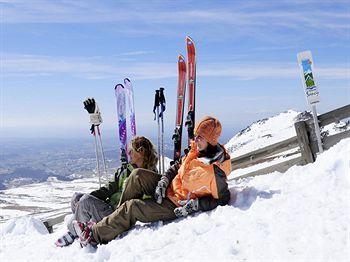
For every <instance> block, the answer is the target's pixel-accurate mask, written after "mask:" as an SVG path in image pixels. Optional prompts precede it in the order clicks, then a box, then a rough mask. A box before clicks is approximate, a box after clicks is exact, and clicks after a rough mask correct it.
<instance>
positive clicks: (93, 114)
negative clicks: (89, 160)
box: [83, 98, 103, 188]
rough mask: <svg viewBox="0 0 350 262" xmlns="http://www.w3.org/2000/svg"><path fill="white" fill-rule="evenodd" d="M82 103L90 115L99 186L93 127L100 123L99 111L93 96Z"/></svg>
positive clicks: (98, 164) (99, 179)
mask: <svg viewBox="0 0 350 262" xmlns="http://www.w3.org/2000/svg"><path fill="white" fill-rule="evenodd" d="M83 104H84V108H85V109H86V111H87V112H88V113H89V116H90V123H91V128H90V131H91V134H92V135H93V136H94V141H95V154H96V164H97V173H98V181H99V185H100V188H101V173H100V163H99V160H98V146H97V139H96V129H95V127H97V128H98V126H99V125H100V124H101V123H102V117H101V112H100V109H99V108H98V105H97V103H96V101H95V99H94V98H88V99H86V100H85V101H84V102H83ZM98 130H99V129H98ZM101 145H102V142H101ZM102 152H103V151H102Z"/></svg>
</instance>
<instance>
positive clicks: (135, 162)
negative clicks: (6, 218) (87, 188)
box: [55, 136, 158, 247]
mask: <svg viewBox="0 0 350 262" xmlns="http://www.w3.org/2000/svg"><path fill="white" fill-rule="evenodd" d="M127 153H128V156H129V161H130V162H129V163H128V164H123V165H121V166H120V167H119V168H118V170H117V172H116V173H115V174H114V176H113V178H112V179H111V181H110V182H109V183H108V184H107V185H106V186H103V187H101V188H100V189H98V190H95V191H92V192H91V193H90V194H83V193H75V194H74V195H73V197H72V199H71V209H72V213H73V215H72V216H71V218H70V220H69V222H68V224H67V227H68V231H67V232H66V233H65V234H64V235H63V236H62V237H60V238H59V239H58V240H57V241H56V242H55V244H56V246H58V247H63V246H68V245H70V244H72V243H73V242H74V240H75V239H76V238H78V236H79V234H78V233H77V231H76V230H75V228H74V221H79V222H84V223H96V222H99V221H100V220H102V218H104V217H106V216H108V215H110V214H112V213H113V212H114V210H115V209H116V208H117V207H118V205H119V202H120V197H121V195H122V192H123V190H124V187H125V181H126V179H127V178H128V177H129V176H130V174H131V172H132V171H133V170H134V169H136V168H143V169H145V170H151V171H154V172H155V171H156V170H157V167H156V165H157V161H158V159H157V152H156V151H155V148H154V146H153V144H152V143H151V141H150V140H149V139H147V138H145V137H142V136H141V137H140V136H136V137H135V138H133V139H132V140H131V142H130V144H129V146H128V152H127ZM143 197H145V198H146V197H147V196H143Z"/></svg>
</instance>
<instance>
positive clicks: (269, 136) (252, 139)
mask: <svg viewBox="0 0 350 262" xmlns="http://www.w3.org/2000/svg"><path fill="white" fill-rule="evenodd" d="M298 115H299V112H296V111H294V110H288V111H286V112H283V113H280V114H278V115H276V116H273V117H270V118H268V119H263V120H260V121H257V122H255V123H253V124H252V125H250V126H249V127H247V128H246V129H245V130H243V131H241V132H240V133H238V134H236V135H235V136H234V137H233V138H231V139H230V141H229V142H228V143H227V144H226V145H225V147H226V149H227V150H228V151H229V152H230V154H231V158H235V157H237V156H240V155H243V154H245V153H249V152H252V151H254V150H257V149H259V148H262V147H266V146H268V145H271V144H274V143H277V142H280V141H283V140H285V139H288V138H291V137H293V136H295V135H296V133H295V129H294V122H295V119H296V117H297V116H298Z"/></svg>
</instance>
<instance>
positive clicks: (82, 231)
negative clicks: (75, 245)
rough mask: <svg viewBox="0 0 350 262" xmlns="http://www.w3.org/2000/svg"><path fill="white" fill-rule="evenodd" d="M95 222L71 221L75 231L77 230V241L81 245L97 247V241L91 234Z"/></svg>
mask: <svg viewBox="0 0 350 262" xmlns="http://www.w3.org/2000/svg"><path fill="white" fill-rule="evenodd" d="M95 224H96V223H95V222H92V221H89V222H87V223H82V222H78V221H76V220H75V221H73V226H74V229H75V232H77V234H78V236H79V242H80V246H81V247H87V246H92V247H94V248H97V244H98V243H97V241H96V240H95V239H94V237H93V235H92V226H93V225H95Z"/></svg>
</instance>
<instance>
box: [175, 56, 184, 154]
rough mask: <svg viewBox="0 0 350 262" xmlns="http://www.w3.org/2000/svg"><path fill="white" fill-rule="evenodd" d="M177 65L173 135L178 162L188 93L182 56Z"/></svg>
mask: <svg viewBox="0 0 350 262" xmlns="http://www.w3.org/2000/svg"><path fill="white" fill-rule="evenodd" d="M177 65H178V70H179V76H178V84H177V101H176V120H175V130H174V135H173V140H174V161H176V160H178V159H179V158H180V156H181V137H182V124H183V112H184V105H185V93H186V61H185V58H184V57H183V56H182V55H179V58H178V62H177Z"/></svg>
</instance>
